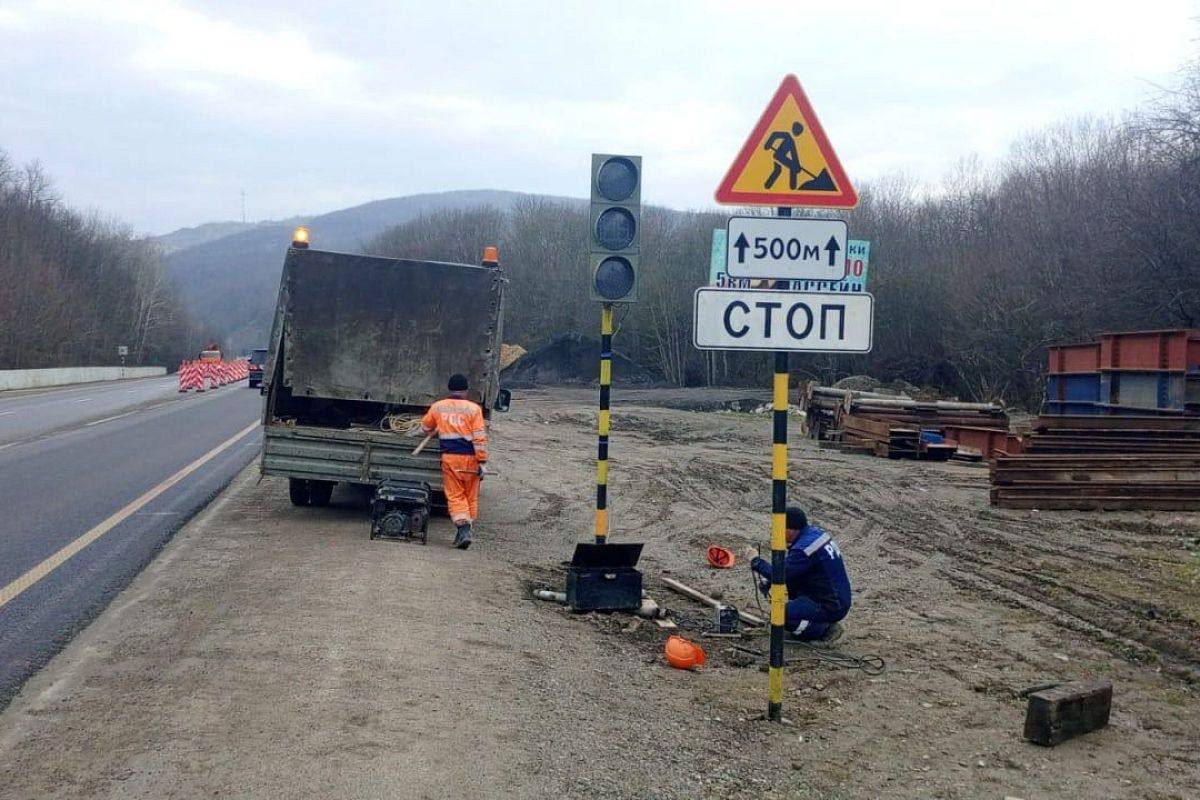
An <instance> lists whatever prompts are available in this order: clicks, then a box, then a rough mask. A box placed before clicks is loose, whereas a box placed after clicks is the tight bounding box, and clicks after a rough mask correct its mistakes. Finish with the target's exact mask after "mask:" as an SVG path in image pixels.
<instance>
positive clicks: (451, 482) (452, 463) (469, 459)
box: [421, 397, 488, 525]
mask: <svg viewBox="0 0 1200 800" xmlns="http://www.w3.org/2000/svg"><path fill="white" fill-rule="evenodd" d="M435 430H436V431H437V436H438V441H439V442H440V443H441V447H442V483H443V484H444V486H445V490H446V504H447V505H449V506H450V519H452V520H454V524H455V525H469V524H471V523H473V522H474V521H475V518H476V517H478V516H479V478H480V474H479V468H480V467H481V466H482V465H483V464H486V463H487V459H488V454H487V429H486V428H485V427H484V422H483V409H482V408H480V407H479V404H478V403H474V402H472V401H470V400H468V399H466V398H465V397H447V398H445V399H444V400H438V401H437V402H436V403H434V404H433V405H431V406H430V407H429V410H428V411H427V412H425V416H424V417H422V418H421V432H422V433H426V434H428V433H432V432H433V431H435Z"/></svg>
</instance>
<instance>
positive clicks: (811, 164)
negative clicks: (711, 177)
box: [733, 97, 842, 195]
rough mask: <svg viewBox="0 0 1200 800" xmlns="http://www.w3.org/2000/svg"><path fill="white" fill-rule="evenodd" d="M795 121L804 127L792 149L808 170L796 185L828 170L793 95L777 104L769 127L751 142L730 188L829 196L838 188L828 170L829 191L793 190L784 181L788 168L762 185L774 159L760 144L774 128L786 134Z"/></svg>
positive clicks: (747, 190)
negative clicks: (748, 154)
mask: <svg viewBox="0 0 1200 800" xmlns="http://www.w3.org/2000/svg"><path fill="white" fill-rule="evenodd" d="M793 122H799V123H800V124H801V125H803V126H804V132H803V133H801V134H800V135H799V136H798V137H796V145H797V147H796V149H797V152H798V153H799V154H800V166H802V167H804V169H806V170H808V171H809V172H811V173H812V175H809V174H807V173H804V172H802V173H800V180H799V182H798V183H797V185H798V186H800V185H803V184H804V183H805V182H806V181H810V180H812V179H813V176H814V175H820V174H821V170H823V169H828V168H829V164H828V162H827V161H826V160H825V155H824V153H822V152H821V147H820V145H818V144H817V140H816V138H815V137H813V135H812V128H811V126H810V125H809V124H808V120H806V119H805V118H804V115H803V114H802V113H800V106H798V105H797V104H796V100H795V98H793V97H787V98H785V99H784V101H783V105H781V106H780V107H779V111H778V112H777V113H776V114H775V118H774V119H773V120H771V125H770V127H768V128H767V131H766V133H765V134H763V137H762V138H761V139H760V140H759V141H758V142H757V143H756V144H755V149H754V154H753V155H752V156H751V157H750V160H749V162H747V164H746V167H745V169H743V170H742V173H741V174H740V175H739V176H738V177H737V180H735V181H734V182H733V189H734V191H737V192H753V193H756V194H778V195H796V194H811V195H829V194H833V193H835V192H837V191H840V190H841V188H842V187H841V186H839V185H838V184H837V180H836V179H835V178H834V177H833V174H832V170H831V171H830V180H832V181H833V186H834V189H833V190H826V191H813V190H801V189H793V188H791V185H790V184H789V183H788V170H787V168H786V167H785V168H783V170H782V172H781V173H780V175H779V177H778V178H776V180H775V184H774V185H773V186H772V187H771V188H770V189H768V188H766V183H767V178H768V177H769V176H770V174H771V170H772V169H774V167H775V159H774V158H773V153H772V151H771V150H764V149H763V145H764V144H766V142H767V139H769V138H770V136H771V134H772V133H774V132H775V131H783V132H785V133H787V134H788V135H789V136H790V135H791V132H792V123H793Z"/></svg>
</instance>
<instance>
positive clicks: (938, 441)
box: [801, 385, 1008, 460]
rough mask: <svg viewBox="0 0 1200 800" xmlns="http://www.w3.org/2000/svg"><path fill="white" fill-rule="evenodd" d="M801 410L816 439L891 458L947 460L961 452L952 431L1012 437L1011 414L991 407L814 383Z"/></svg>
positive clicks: (992, 405)
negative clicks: (1009, 427) (1009, 435)
mask: <svg viewBox="0 0 1200 800" xmlns="http://www.w3.org/2000/svg"><path fill="white" fill-rule="evenodd" d="M801 407H802V408H803V410H804V412H805V415H806V423H807V425H808V430H809V433H810V435H812V436H814V437H815V438H818V439H829V440H836V441H841V442H842V443H844V444H845V445H847V446H848V447H850V448H854V449H861V450H866V451H868V452H873V453H874V454H876V455H879V456H886V457H888V458H925V459H931V460H945V459H947V458H949V457H950V456H951V455H953V454H954V453H955V452H956V451H957V450H958V449H959V447H958V442H956V441H953V440H951V439H950V436H949V434H948V432H950V431H954V432H956V433H957V432H959V431H962V430H966V429H972V430H975V429H978V430H986V431H993V432H997V433H999V434H1000V435H1001V436H1003V437H1007V435H1008V415H1007V414H1006V413H1005V410H1004V408H1003V407H1002V406H999V405H996V404H993V403H965V402H960V401H957V400H929V401H925V400H914V399H913V398H911V397H905V396H903V395H890V394H882V393H879V392H859V391H850V390H848V389H837V388H834V387H831V386H815V385H813V386H810V387H809V388H808V390H807V391H806V393H805V395H804V396H803V397H801ZM970 447H971V445H966V446H965V448H967V449H969V448H970Z"/></svg>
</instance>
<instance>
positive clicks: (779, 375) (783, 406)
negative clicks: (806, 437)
mask: <svg viewBox="0 0 1200 800" xmlns="http://www.w3.org/2000/svg"><path fill="white" fill-rule="evenodd" d="M787 392H788V354H787V353H783V352H778V353H776V354H775V376H774V392H773V395H774V402H773V403H772V406H771V408H772V412H771V417H772V435H771V660H770V663H769V665H768V667H767V674H768V679H769V687H770V688H769V698H768V703H767V719H771V720H775V721H776V722H778V721H779V720H780V719H781V718H782V716H783V634H784V628H783V619H784V603H785V600H786V592H787V586H786V585H785V583H784V571H785V562H786V560H787V535H786V533H785V531H786V529H787V475H788V461H787V458H788V450H787V417H788V394H787Z"/></svg>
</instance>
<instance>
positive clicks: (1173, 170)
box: [367, 64, 1200, 406]
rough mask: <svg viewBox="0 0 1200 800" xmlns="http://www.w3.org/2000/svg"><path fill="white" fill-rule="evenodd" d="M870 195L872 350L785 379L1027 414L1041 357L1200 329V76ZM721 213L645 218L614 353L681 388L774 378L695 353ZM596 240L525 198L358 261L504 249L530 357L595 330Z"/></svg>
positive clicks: (439, 224)
mask: <svg viewBox="0 0 1200 800" xmlns="http://www.w3.org/2000/svg"><path fill="white" fill-rule="evenodd" d="M861 196H862V201H861V204H860V205H859V207H858V208H857V209H856V210H854V211H853V212H851V213H850V214H849V215H848V216H849V220H850V232H851V236H852V238H855V239H868V240H870V242H871V258H870V279H869V284H868V288H869V290H870V291H872V292H873V293H874V294H875V296H876V298H877V301H878V303H877V311H876V313H877V318H876V329H875V347H874V350H873V352H872V353H871V354H870V355H869V356H866V357H862V356H855V357H852V358H836V357H813V358H794V359H793V363H794V371H795V372H796V373H797V374H799V375H802V376H803V377H809V378H816V379H820V380H823V381H829V380H833V379H836V378H838V377H841V376H844V375H847V374H851V373H861V372H867V373H870V374H872V375H874V376H876V377H879V378H882V379H885V380H892V379H897V378H900V379H903V380H906V381H908V382H910V383H914V384H918V385H932V386H935V387H938V388H939V389H941V390H943V391H946V392H950V393H953V394H957V395H959V396H961V397H963V398H971V399H977V400H993V399H1002V400H1005V401H1007V402H1009V403H1023V404H1027V405H1030V406H1036V405H1037V403H1038V402H1039V399H1040V395H1041V380H1042V378H1041V375H1042V372H1043V367H1044V360H1045V351H1044V347H1045V346H1046V345H1047V344H1052V343H1056V342H1066V341H1080V340H1084V339H1087V338H1088V337H1090V336H1094V335H1095V334H1096V333H1098V332H1100V331H1104V330H1123V329H1149V328H1168V327H1179V326H1197V325H1200V64H1196V65H1193V66H1191V67H1190V68H1189V69H1188V70H1186V71H1185V72H1184V73H1183V74H1182V75H1181V79H1180V82H1179V84H1178V86H1177V87H1176V88H1174V89H1171V90H1164V91H1163V92H1162V93H1161V94H1160V95H1159V97H1158V98H1157V100H1156V101H1155V102H1154V103H1152V104H1150V105H1149V106H1147V107H1146V108H1143V109H1141V110H1139V111H1138V112H1136V113H1133V114H1131V115H1129V116H1128V117H1127V118H1126V119H1124V120H1121V121H1111V120H1098V119H1083V120H1076V121H1073V122H1070V123H1065V124H1061V125H1058V126H1055V127H1052V128H1049V129H1046V130H1043V131H1040V132H1036V133H1032V134H1028V135H1026V136H1025V137H1024V138H1022V139H1021V140H1020V141H1018V142H1017V143H1016V144H1015V145H1014V146H1013V148H1012V150H1011V152H1010V154H1009V155H1008V157H1007V158H1005V159H1004V160H1002V161H1001V162H1000V163H998V164H996V165H994V166H984V165H982V164H981V163H980V162H979V161H978V160H967V161H964V162H963V163H962V164H961V165H960V167H959V168H958V169H957V170H956V171H955V173H954V174H953V175H951V176H949V177H948V179H947V180H946V181H945V182H944V184H943V185H942V186H941V187H939V189H938V190H937V191H936V192H930V191H928V190H925V189H922V188H921V187H919V186H918V185H916V184H915V183H914V182H911V181H907V180H905V179H903V178H897V179H895V180H889V181H884V182H876V183H873V184H870V185H867V186H864V187H862V192H861ZM725 216H726V215H725V214H723V213H711V212H710V213H684V212H677V211H671V210H667V209H662V208H655V207H648V208H646V209H645V210H644V214H643V238H642V242H643V247H642V254H641V270H640V273H639V275H640V277H639V281H640V284H639V302H638V303H637V304H635V305H632V306H628V307H626V308H623V309H622V310H621V311H620V313H619V316H618V319H619V321H620V332H619V334H618V337H617V346H618V347H619V348H620V349H621V350H622V351H624V352H625V353H626V354H628V355H630V356H631V357H632V358H634V359H635V360H637V361H639V362H641V363H643V364H645V365H646V366H648V367H650V368H652V369H654V370H656V371H657V372H659V373H661V375H662V376H663V378H664V379H665V380H666V381H668V382H670V383H673V384H676V385H680V386H683V385H702V384H731V385H745V384H758V385H766V383H767V381H768V379H769V374H770V369H771V365H770V361H769V357H768V356H766V355H763V354H750V353H731V354H728V355H723V354H717V355H706V354H704V353H701V352H699V351H697V350H695V349H694V348H693V347H692V346H691V328H692V292H693V290H694V289H695V287H697V286H699V285H701V284H704V283H707V281H708V269H709V267H708V265H709V252H710V242H711V235H712V230H713V229H714V228H719V227H723V226H724V224H725ZM587 225H588V219H587V210H586V208H585V206H584V205H583V204H580V203H564V202H554V201H549V200H543V199H538V198H532V199H529V200H527V201H525V202H523V203H519V204H518V205H517V206H516V207H515V208H514V209H513V210H512V211H511V212H501V211H498V210H496V209H493V208H479V209H474V210H455V211H444V212H439V213H434V214H430V215H428V216H425V217H422V218H420V219H417V220H414V221H411V222H408V223H406V224H404V225H400V226H397V227H395V228H392V229H390V230H388V231H386V232H385V233H383V234H381V235H380V236H379V237H377V238H376V239H375V240H374V241H373V242H371V243H370V245H369V246H368V248H367V249H368V251H369V252H373V253H377V254H381V255H396V256H408V257H418V258H436V259H444V260H459V261H466V262H474V261H476V260H477V259H478V257H479V253H480V251H481V248H482V247H483V245H485V244H499V245H500V246H501V256H502V260H503V262H504V267H505V269H506V271H507V272H508V274H509V276H510V278H511V280H512V283H511V285H510V289H511V291H510V293H509V295H508V303H509V306H508V313H507V315H506V321H505V338H506V340H507V341H510V342H515V343H519V344H521V345H522V346H524V347H526V348H533V347H537V346H538V345H539V344H542V343H545V342H546V341H548V340H550V339H552V338H553V337H555V336H557V335H559V334H562V333H565V332H568V331H574V332H581V333H588V334H590V333H594V332H595V331H596V330H597V328H598V325H599V322H598V318H599V312H598V310H597V308H596V304H595V303H593V302H591V301H590V300H589V299H588V298H587V295H586V293H585V291H584V290H583V289H582V287H584V286H586V285H587V283H588V280H589V276H588V274H587V271H588V267H587V265H586V263H585V259H584V258H582V256H581V254H582V253H584V252H586V244H585V241H586V239H585V237H586V235H587V233H586V232H587ZM496 231H500V234H499V235H497V234H496V233H495V232H496ZM497 239H498V240H499V241H496V240H497Z"/></svg>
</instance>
